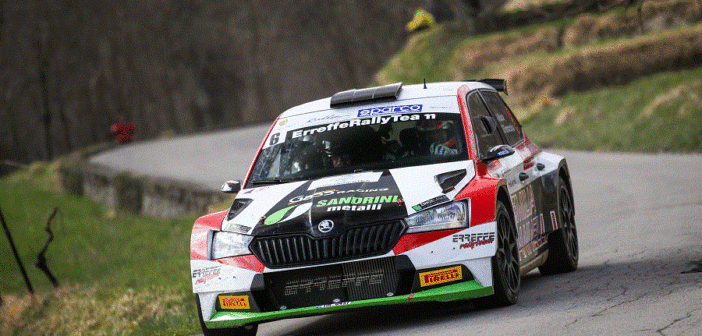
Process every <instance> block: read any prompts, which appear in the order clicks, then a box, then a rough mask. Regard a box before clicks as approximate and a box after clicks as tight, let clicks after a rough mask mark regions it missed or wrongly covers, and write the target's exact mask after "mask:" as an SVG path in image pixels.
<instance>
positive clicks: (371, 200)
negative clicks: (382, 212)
mask: <svg viewBox="0 0 702 336" xmlns="http://www.w3.org/2000/svg"><path fill="white" fill-rule="evenodd" d="M398 197H400V196H399V195H385V196H375V197H373V196H371V197H354V196H349V197H337V198H330V199H325V200H319V201H317V205H316V206H317V207H318V208H319V207H323V206H330V205H337V204H355V205H357V204H381V203H395V202H397V199H398Z"/></svg>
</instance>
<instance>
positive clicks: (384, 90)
mask: <svg viewBox="0 0 702 336" xmlns="http://www.w3.org/2000/svg"><path fill="white" fill-rule="evenodd" d="M401 88H402V83H395V84H389V85H384V86H378V87H372V88H367V89H353V90H348V91H343V92H338V93H336V94H334V95H333V96H332V97H331V103H330V105H331V107H335V106H339V105H345V104H353V103H360V102H368V101H372V100H380V99H390V98H392V99H397V96H398V95H399V94H400V89H401Z"/></svg>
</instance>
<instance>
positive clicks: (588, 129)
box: [522, 68, 702, 152]
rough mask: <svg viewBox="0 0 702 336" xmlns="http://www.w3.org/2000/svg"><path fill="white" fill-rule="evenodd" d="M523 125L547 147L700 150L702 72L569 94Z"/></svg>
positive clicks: (688, 72) (670, 75) (660, 77)
mask: <svg viewBox="0 0 702 336" xmlns="http://www.w3.org/2000/svg"><path fill="white" fill-rule="evenodd" d="M522 124H523V125H524V128H525V130H526V132H527V134H529V136H530V137H531V138H532V140H534V141H535V142H537V143H539V144H542V145H544V146H547V147H560V148H572V149H580V150H606V151H636V152H702V68H696V69H692V70H686V71H677V72H670V73H663V74H658V75H655V76H650V77H646V78H643V79H639V80H637V81H634V82H632V83H630V84H628V85H624V86H617V87H610V88H605V89H601V90H597V91H593V92H588V93H578V94H569V95H567V96H565V97H563V98H562V99H561V100H560V102H558V103H556V104H553V105H552V106H547V107H546V108H544V109H543V110H541V111H539V112H535V113H532V114H530V115H529V117H527V118H524V119H523V120H522Z"/></svg>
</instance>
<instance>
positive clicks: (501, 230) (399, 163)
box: [190, 79, 578, 335]
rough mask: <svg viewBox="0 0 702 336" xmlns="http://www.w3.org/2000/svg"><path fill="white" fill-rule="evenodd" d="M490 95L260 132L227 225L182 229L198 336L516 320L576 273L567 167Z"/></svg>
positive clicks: (337, 99) (417, 94)
mask: <svg viewBox="0 0 702 336" xmlns="http://www.w3.org/2000/svg"><path fill="white" fill-rule="evenodd" d="M500 92H502V93H504V94H507V90H506V84H505V82H504V81H503V80H495V79H487V80H479V81H466V82H447V83H430V84H426V83H425V84H416V85H407V86H403V85H402V84H401V83H398V84H393V85H386V86H381V87H374V88H367V89H359V90H349V91H344V92H340V93H337V94H335V95H333V96H332V97H330V98H326V99H321V100H317V101H314V102H310V103H306V104H303V105H300V106H297V107H293V108H291V109H289V110H287V111H285V112H284V113H282V114H281V115H280V116H279V117H278V119H277V120H276V121H275V122H274V123H273V125H272V126H271V128H270V130H269V131H268V134H267V135H266V137H265V139H264V140H263V143H262V144H261V148H260V150H259V151H258V153H257V155H256V157H255V159H254V161H253V164H252V166H251V168H250V170H249V172H248V175H247V176H246V179H245V180H244V181H243V182H240V181H229V182H227V183H225V185H224V186H223V189H222V190H223V191H224V192H236V193H237V195H236V198H235V199H234V201H233V204H232V206H231V208H230V209H229V210H227V211H222V212H218V213H215V214H211V215H207V216H204V217H202V218H200V219H198V220H197V221H196V222H195V225H194V227H193V231H192V239H191V252H190V256H191V262H190V265H191V271H192V274H191V276H192V285H193V291H194V293H195V294H196V298H197V305H198V315H199V318H200V321H201V326H202V329H203V332H204V334H205V335H218V334H230V333H234V334H255V333H256V330H257V325H258V323H261V322H267V321H273V320H278V319H285V318H293V317H300V316H309V315H318V314H327V313H331V312H336V311H340V310H346V309H352V308H359V307H369V306H377V305H391V304H407V303H413V302H421V301H451V300H463V299H473V302H474V303H475V304H477V305H480V306H506V305H511V304H514V303H515V302H516V300H517V294H518V292H519V289H520V283H521V280H520V277H521V275H523V274H525V273H527V272H529V271H530V270H533V269H535V268H537V267H538V268H539V270H540V272H541V273H542V274H552V273H561V272H569V271H573V270H575V269H576V267H577V264H578V239H577V231H576V227H575V221H574V203H573V196H572V195H573V192H572V187H571V183H570V173H569V171H568V165H567V164H566V160H565V158H563V157H561V156H558V155H555V154H551V153H547V152H544V151H542V150H541V149H540V148H539V147H538V146H537V145H536V144H534V143H533V142H532V141H530V140H529V138H528V137H527V135H526V134H525V133H524V131H523V129H522V127H521V125H520V124H519V122H518V121H517V119H516V118H515V116H514V114H513V113H512V112H511V110H510V108H509V107H508V106H507V105H506V104H505V102H504V101H503V100H502V98H501V96H500Z"/></svg>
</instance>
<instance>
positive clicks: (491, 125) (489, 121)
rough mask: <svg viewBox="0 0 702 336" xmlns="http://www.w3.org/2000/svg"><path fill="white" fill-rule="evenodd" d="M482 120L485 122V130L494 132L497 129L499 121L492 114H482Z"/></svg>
mask: <svg viewBox="0 0 702 336" xmlns="http://www.w3.org/2000/svg"><path fill="white" fill-rule="evenodd" d="M480 121H482V122H483V126H484V127H485V131H487V133H488V134H492V133H495V131H497V121H495V118H493V117H490V116H481V117H480Z"/></svg>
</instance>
